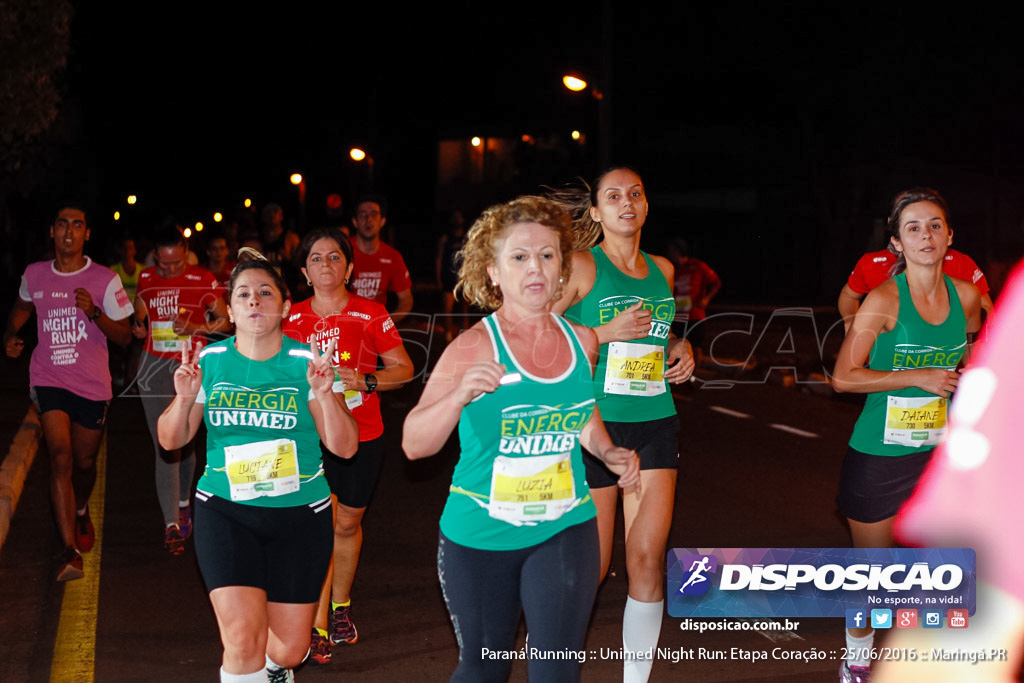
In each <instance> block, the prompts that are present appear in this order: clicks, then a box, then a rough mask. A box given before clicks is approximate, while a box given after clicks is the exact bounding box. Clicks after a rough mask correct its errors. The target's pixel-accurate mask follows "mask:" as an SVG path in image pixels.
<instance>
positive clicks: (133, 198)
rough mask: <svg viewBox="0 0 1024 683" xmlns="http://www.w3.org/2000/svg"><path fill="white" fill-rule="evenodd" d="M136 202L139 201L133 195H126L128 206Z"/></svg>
mask: <svg viewBox="0 0 1024 683" xmlns="http://www.w3.org/2000/svg"><path fill="white" fill-rule="evenodd" d="M138 200H139V198H138V197H136V196H135V195H133V194H130V195H128V203H129V204H134V203H135V202H137V201H138Z"/></svg>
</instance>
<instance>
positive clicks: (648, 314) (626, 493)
mask: <svg viewBox="0 0 1024 683" xmlns="http://www.w3.org/2000/svg"><path fill="white" fill-rule="evenodd" d="M551 196H552V197H553V198H555V199H556V200H558V201H560V202H562V203H563V204H564V205H566V206H567V208H568V209H569V210H570V212H571V213H572V214H573V215H575V216H578V217H579V218H578V219H577V221H576V226H577V234H578V236H579V239H578V242H577V247H578V248H579V249H580V250H578V251H575V252H573V255H572V277H571V278H570V279H569V282H568V283H567V284H566V287H565V292H564V293H563V295H562V297H561V299H560V300H559V301H558V302H557V303H556V304H555V311H556V312H564V313H565V317H566V318H567V319H568V320H571V321H573V322H577V323H581V324H583V325H587V326H588V327H590V328H592V329H593V330H594V332H595V333H596V334H597V338H598V340H599V341H600V343H601V354H600V358H599V360H598V364H597V368H596V369H595V372H594V389H595V392H596V393H597V396H598V407H599V408H600V409H601V415H602V416H603V417H604V419H605V424H606V426H607V428H608V431H609V433H610V434H611V435H612V439H613V440H615V442H616V443H621V444H622V445H624V446H628V447H630V448H634V449H636V450H637V452H639V453H640V463H641V464H640V466H641V480H642V481H643V493H642V494H641V493H640V492H639V491H633V490H631V489H624V490H622V511H623V519H624V527H625V533H626V574H627V575H628V577H629V596H628V597H627V599H626V607H625V610H624V612H623V618H622V644H623V648H624V650H626V651H628V652H646V651H649V650H650V649H652V648H654V647H656V646H657V644H658V636H659V634H660V633H661V621H662V617H663V615H664V612H665V609H664V603H665V577H664V569H665V552H666V546H667V544H668V535H669V528H670V526H671V523H672V509H673V505H674V501H675V491H676V471H677V465H678V457H679V446H678V432H679V421H678V418H677V417H676V409H675V401H674V400H673V398H672V392H671V391H670V389H669V386H668V385H669V384H670V383H677V382H682V381H685V380H687V379H689V377H690V375H691V374H692V373H693V368H694V362H693V354H692V351H691V349H690V345H689V343H688V342H687V341H686V340H685V339H679V338H676V337H675V335H673V334H672V332H671V326H672V322H673V320H674V318H675V299H674V298H673V295H672V284H673V282H674V281H675V268H674V266H673V265H672V263H671V261H669V260H668V259H666V258H664V257H662V256H654V255H650V254H646V253H644V252H643V251H641V250H640V231H641V229H642V228H643V226H644V223H645V221H646V219H647V209H648V205H647V194H646V192H645V191H644V185H643V180H641V178H640V176H639V174H637V173H636V172H635V171H633V170H632V169H629V168H624V167H617V168H612V169H611V170H609V171H607V172H606V173H605V174H604V175H602V176H601V177H600V178H598V179H597V181H596V182H594V183H593V185H592V186H591V187H589V188H584V189H582V190H580V189H576V188H570V189H565V190H559V191H553V192H552V193H551ZM599 238H602V239H601V242H600V243H599V244H597V246H594V244H595V243H597V241H598V239H599ZM584 460H585V463H586V465H587V481H588V483H589V484H590V488H591V493H592V495H593V496H594V502H595V503H596V504H597V520H598V527H599V529H600V533H601V577H602V579H603V578H604V576H605V574H606V573H607V572H608V566H609V564H610V563H611V555H612V541H613V539H614V534H615V513H616V508H617V506H618V501H619V489H618V488H616V487H615V486H613V485H612V484H613V483H614V482H613V481H610V480H609V478H608V477H607V475H606V474H605V473H604V471H603V468H601V467H600V464H599V463H596V461H594V460H593V459H592V458H589V457H587V455H586V454H584ZM651 665H652V662H651V660H650V659H647V658H644V657H639V656H638V657H626V658H625V659H624V662H623V675H624V677H625V678H626V679H627V680H647V678H648V677H649V676H650V671H651Z"/></svg>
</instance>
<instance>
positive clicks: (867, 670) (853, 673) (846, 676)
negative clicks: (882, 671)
mask: <svg viewBox="0 0 1024 683" xmlns="http://www.w3.org/2000/svg"><path fill="white" fill-rule="evenodd" d="M870 680H871V667H870V666H850V665H849V664H847V663H846V662H843V663H842V664H840V665H839V683H868V682H869V681H870Z"/></svg>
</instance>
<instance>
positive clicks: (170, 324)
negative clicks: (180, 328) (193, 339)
mask: <svg viewBox="0 0 1024 683" xmlns="http://www.w3.org/2000/svg"><path fill="white" fill-rule="evenodd" d="M149 327H150V330H151V331H152V333H153V350H154V351H181V350H182V349H183V348H185V342H187V341H188V340H189V337H188V335H185V336H179V335H178V334H176V333H175V332H174V321H173V320H163V321H159V322H154V323H152V324H151V325H150V326H149Z"/></svg>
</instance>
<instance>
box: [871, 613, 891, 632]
mask: <svg viewBox="0 0 1024 683" xmlns="http://www.w3.org/2000/svg"><path fill="white" fill-rule="evenodd" d="M871 626H873V627H874V628H892V610H891V609H873V610H871Z"/></svg>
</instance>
